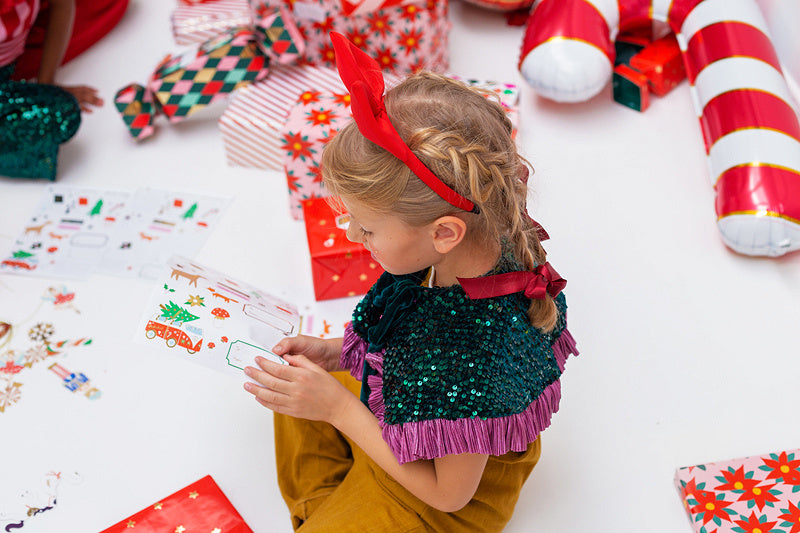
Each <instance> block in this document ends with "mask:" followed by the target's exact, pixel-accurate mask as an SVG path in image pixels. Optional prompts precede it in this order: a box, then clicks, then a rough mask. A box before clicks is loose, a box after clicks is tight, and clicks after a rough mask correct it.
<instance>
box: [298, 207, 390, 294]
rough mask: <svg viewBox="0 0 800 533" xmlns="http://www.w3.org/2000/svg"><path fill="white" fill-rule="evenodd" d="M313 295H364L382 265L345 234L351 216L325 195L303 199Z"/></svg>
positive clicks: (380, 271) (378, 273)
mask: <svg viewBox="0 0 800 533" xmlns="http://www.w3.org/2000/svg"><path fill="white" fill-rule="evenodd" d="M303 212H304V214H305V222H306V235H307V237H308V249H309V252H310V253H311V274H312V276H313V279H314V297H315V298H316V299H317V300H330V299H331V298H343V297H347V296H358V295H361V294H366V293H367V291H368V290H369V288H370V287H372V284H373V283H375V281H377V279H378V278H379V277H380V275H381V274H383V268H381V266H380V264H378V262H377V261H376V260H375V259H374V258H373V257H372V254H370V253H369V251H368V250H367V249H366V248H364V246H363V245H361V244H360V243H357V242H351V241H350V240H349V239H348V238H347V235H346V232H347V225H348V224H349V220H350V216H349V215H348V214H347V213H337V212H336V211H335V210H334V209H333V208H332V207H331V205H330V204H329V203H328V200H327V199H326V198H312V199H310V200H303Z"/></svg>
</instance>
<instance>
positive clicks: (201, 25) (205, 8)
mask: <svg viewBox="0 0 800 533" xmlns="http://www.w3.org/2000/svg"><path fill="white" fill-rule="evenodd" d="M170 18H171V22H172V35H173V36H174V37H175V42H176V43H177V44H179V45H187V44H199V43H203V42H205V41H207V40H209V39H211V38H213V37H216V36H217V35H219V34H220V33H222V32H224V31H225V30H228V29H230V28H236V27H239V26H250V25H252V23H253V15H252V11H251V9H250V4H249V2H248V0H214V1H213V2H202V3H196V4H192V5H181V6H179V7H177V8H175V10H174V11H173V12H172V16H171V17H170Z"/></svg>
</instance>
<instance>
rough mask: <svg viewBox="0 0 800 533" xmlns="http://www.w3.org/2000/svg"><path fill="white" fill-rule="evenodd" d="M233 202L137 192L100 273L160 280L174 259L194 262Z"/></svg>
mask: <svg viewBox="0 0 800 533" xmlns="http://www.w3.org/2000/svg"><path fill="white" fill-rule="evenodd" d="M227 203H228V200H227V199H224V198H216V197H211V196H202V195H198V194H192V193H186V192H176V191H165V190H159V189H140V190H138V191H136V194H134V195H133V197H132V198H131V200H130V202H129V204H128V206H127V207H126V208H125V214H124V215H123V217H124V224H122V225H120V227H119V228H118V229H117V232H116V233H115V234H114V235H113V236H112V239H111V242H110V244H109V247H108V250H107V251H106V253H105V254H104V256H103V258H102V261H101V262H100V264H99V265H98V267H97V270H98V271H99V272H102V273H105V274H111V275H117V276H134V277H142V278H148V279H154V278H155V277H156V276H158V275H159V274H160V272H161V269H162V268H163V265H164V264H165V263H166V262H167V261H168V260H169V258H170V257H172V256H173V255H181V256H185V257H192V256H194V255H195V254H196V253H197V252H199V251H200V248H202V246H203V244H204V243H205V242H206V239H207V238H208V236H209V235H210V233H211V229H212V228H213V227H215V225H216V222H217V220H218V219H219V217H220V215H221V214H222V212H223V211H224V209H225V207H226V205H227Z"/></svg>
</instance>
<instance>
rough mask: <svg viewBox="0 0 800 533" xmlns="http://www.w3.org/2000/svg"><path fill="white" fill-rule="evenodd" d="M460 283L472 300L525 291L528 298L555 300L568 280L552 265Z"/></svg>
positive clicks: (464, 279)
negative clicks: (548, 296) (547, 297)
mask: <svg viewBox="0 0 800 533" xmlns="http://www.w3.org/2000/svg"><path fill="white" fill-rule="evenodd" d="M458 282H459V283H460V284H461V287H462V288H463V289H464V292H466V293H467V296H469V297H470V298H471V299H473V300H475V299H479V298H494V297H496V296H504V295H506V294H513V293H515V292H520V291H525V296H527V297H528V298H538V299H542V298H544V297H545V296H546V295H548V294H549V295H550V297H552V298H555V297H556V295H557V294H558V293H559V292H561V291H562V290H563V289H564V287H566V286H567V280H565V279H564V278H562V277H561V276H560V275H559V274H558V272H556V271H555V269H554V268H553V267H552V266H550V263H545V264H543V265H539V266H537V267H536V268H534V269H533V271H532V272H531V271H519V272H507V273H505V274H496V275H494V276H485V277H482V278H458Z"/></svg>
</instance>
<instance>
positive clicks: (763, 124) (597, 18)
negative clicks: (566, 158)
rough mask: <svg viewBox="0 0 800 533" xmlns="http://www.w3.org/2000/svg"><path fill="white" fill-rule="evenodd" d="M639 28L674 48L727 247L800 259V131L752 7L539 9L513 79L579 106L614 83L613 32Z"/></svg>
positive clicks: (575, 5)
mask: <svg viewBox="0 0 800 533" xmlns="http://www.w3.org/2000/svg"><path fill="white" fill-rule="evenodd" d="M643 20H649V21H651V22H652V21H660V22H664V23H666V24H667V25H669V27H670V28H671V29H672V30H673V31H674V32H675V34H676V36H677V38H678V42H679V44H680V47H681V51H682V53H683V60H684V64H685V65H686V71H687V77H688V79H689V83H690V84H691V92H692V98H693V100H694V103H695V109H696V111H697V114H698V115H699V118H700V125H701V128H702V132H703V138H704V141H705V148H706V153H707V154H708V163H709V168H710V173H711V181H712V185H713V186H714V188H715V190H716V193H717V197H716V212H717V223H718V226H719V230H720V233H721V234H722V239H723V241H724V242H725V244H726V245H728V246H729V247H730V248H731V249H733V250H734V251H736V252H739V253H742V254H747V255H761V256H779V255H783V254H785V253H787V252H790V251H793V250H797V249H800V122H798V116H797V109H796V108H795V107H793V106H795V105H796V104H795V103H794V101H793V99H792V96H791V93H790V92H789V89H788V86H787V83H786V79H785V78H784V76H783V74H782V73H781V68H780V65H779V62H778V58H777V56H776V54H775V49H774V47H773V45H772V42H771V40H770V38H769V36H768V30H767V26H766V23H765V21H764V17H763V16H762V14H761V11H760V10H759V8H758V6H757V5H756V3H755V2H754V0H539V2H538V3H537V4H536V5H535V6H534V8H533V10H532V12H531V16H530V18H529V21H528V27H527V29H526V34H525V39H524V42H523V47H522V54H521V56H520V63H519V68H520V72H521V73H522V76H523V77H524V78H525V79H526V80H527V81H528V82H529V83H530V84H531V85H532V86H533V87H534V88H535V89H536V90H537V91H538V92H539V93H540V94H541V95H542V96H544V97H546V98H550V99H552V100H555V101H559V102H577V101H582V100H586V99H588V98H590V97H592V96H594V95H595V94H597V93H598V92H599V91H600V90H602V89H603V87H605V85H606V84H607V83H608V82H609V80H610V79H611V73H612V69H613V65H614V55H615V53H614V45H613V41H614V38H615V37H616V35H617V33H618V32H619V27H620V25H622V26H623V27H625V26H626V25H628V24H630V23H633V22H638V21H643Z"/></svg>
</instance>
